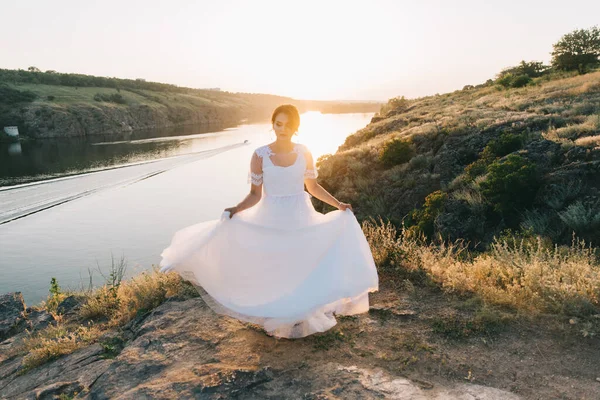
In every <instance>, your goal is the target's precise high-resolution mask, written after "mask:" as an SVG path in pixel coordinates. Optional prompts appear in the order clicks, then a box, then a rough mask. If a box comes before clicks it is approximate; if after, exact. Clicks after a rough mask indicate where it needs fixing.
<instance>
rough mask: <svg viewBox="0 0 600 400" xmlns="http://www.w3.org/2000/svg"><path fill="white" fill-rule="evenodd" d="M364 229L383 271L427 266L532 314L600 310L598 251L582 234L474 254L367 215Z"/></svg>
mask: <svg viewBox="0 0 600 400" xmlns="http://www.w3.org/2000/svg"><path fill="white" fill-rule="evenodd" d="M363 230H364V232H365V235H366V236H367V239H368V241H369V243H370V245H371V248H372V251H373V256H374V258H375V261H376V263H377V266H378V268H379V269H380V270H381V271H382V272H402V270H409V271H415V270H422V271H425V272H426V273H427V275H428V276H429V277H430V278H431V279H432V280H433V281H434V282H436V283H437V284H439V285H440V286H442V287H443V288H445V289H446V290H448V291H451V292H457V293H462V294H475V295H477V296H479V297H480V298H481V299H482V300H484V301H485V302H486V303H489V304H493V305H502V306H509V307H510V308H514V309H516V310H519V311H522V312H526V313H528V314H530V315H535V314H538V313H553V314H565V315H590V314H594V313H598V312H599V311H600V263H599V261H598V258H597V256H598V252H597V249H595V248H593V247H591V246H590V245H587V244H586V243H585V242H584V241H582V240H579V239H575V238H574V239H573V243H572V245H571V246H570V247H557V246H555V247H552V246H547V245H546V244H545V243H544V242H543V241H542V239H541V238H537V239H535V240H518V239H506V240H504V241H496V242H495V243H494V244H493V245H492V250H491V251H490V252H488V253H485V254H480V255H477V256H474V257H473V256H471V255H469V254H468V253H467V250H466V247H465V246H464V245H463V244H461V243H454V244H437V245H435V244H426V243H425V242H424V241H423V240H421V238H419V237H414V236H411V232H410V231H407V230H402V231H398V230H397V229H396V228H395V227H394V226H393V225H391V224H390V223H387V224H386V223H383V222H381V221H380V222H378V223H375V222H373V221H368V222H365V223H363Z"/></svg>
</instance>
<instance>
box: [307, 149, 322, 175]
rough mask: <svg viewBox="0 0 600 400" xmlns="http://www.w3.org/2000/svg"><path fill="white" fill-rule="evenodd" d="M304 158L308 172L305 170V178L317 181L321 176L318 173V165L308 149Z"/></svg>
mask: <svg viewBox="0 0 600 400" xmlns="http://www.w3.org/2000/svg"><path fill="white" fill-rule="evenodd" d="M304 157H306V170H304V178H305V179H317V177H318V176H319V173H318V172H317V165H316V164H315V161H314V159H313V155H312V153H311V152H310V151H309V150H308V149H307V150H305V152H304Z"/></svg>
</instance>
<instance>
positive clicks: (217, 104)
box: [0, 69, 380, 137]
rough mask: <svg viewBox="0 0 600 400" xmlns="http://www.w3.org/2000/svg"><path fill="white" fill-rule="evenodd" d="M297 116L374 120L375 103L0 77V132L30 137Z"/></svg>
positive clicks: (29, 74) (77, 78)
mask: <svg viewBox="0 0 600 400" xmlns="http://www.w3.org/2000/svg"><path fill="white" fill-rule="evenodd" d="M99 85H100V86H99ZM283 103H291V104H295V105H296V106H297V107H298V108H299V109H300V111H302V112H304V111H309V110H316V111H322V112H329V113H344V112H375V111H377V110H378V109H379V107H380V104H379V103H355V102H353V103H344V102H333V101H309V100H295V99H291V98H288V97H282V96H275V95H268V94H254V93H229V92H222V91H217V90H201V89H191V88H185V87H177V86H174V85H167V84H160V83H155V82H145V81H140V80H135V81H134V80H127V79H117V78H102V77H93V76H86V75H77V74H58V73H55V72H39V71H37V72H36V71H22V70H19V71H14V70H2V69H0V126H9V125H17V126H18V127H19V130H20V132H21V133H22V134H25V135H27V136H32V137H62V136H87V135H95V134H111V133H119V132H123V131H129V130H135V129H146V128H166V127H171V126H177V125H188V124H214V125H219V126H232V125H235V124H237V123H239V122H240V121H241V120H244V119H246V120H250V121H258V120H260V121H264V120H266V119H268V118H269V116H270V113H271V112H272V110H273V109H274V108H275V107H277V106H278V105H280V104H283Z"/></svg>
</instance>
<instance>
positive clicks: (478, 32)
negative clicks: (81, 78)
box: [0, 0, 600, 100]
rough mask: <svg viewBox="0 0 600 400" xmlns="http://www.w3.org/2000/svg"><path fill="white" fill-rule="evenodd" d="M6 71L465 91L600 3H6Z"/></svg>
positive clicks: (291, 87) (1, 11) (307, 93)
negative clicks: (34, 70) (50, 70)
mask: <svg viewBox="0 0 600 400" xmlns="http://www.w3.org/2000/svg"><path fill="white" fill-rule="evenodd" d="M0 15H2V23H1V24H0V68H8V69H18V68H22V69H26V68H27V67H29V66H32V65H33V66H36V67H38V68H40V69H41V70H42V71H45V70H49V69H52V70H56V71H59V72H74V73H82V74H89V75H98V76H111V77H113V76H114V77H119V78H143V79H146V80H149V81H157V82H165V83H173V84H176V85H180V86H187V87H196V88H210V87H220V88H221V89H222V90H227V91H232V92H254V93H271V94H277V95H282V96H290V97H294V98H298V99H323V100H329V99H330V100H334V99H348V100H387V99H388V98H391V97H395V96H399V95H405V96H407V97H409V98H413V97H418V96H424V95H429V94H435V93H444V92H448V91H452V90H455V89H460V88H462V87H463V86H464V85H467V84H478V83H482V82H484V81H485V80H487V79H489V78H492V77H494V75H495V74H496V73H498V72H499V71H500V70H501V69H502V68H505V67H508V66H512V65H516V64H518V63H519V62H520V61H521V60H523V59H525V60H527V61H532V60H536V61H544V62H549V61H550V52H551V51H552V44H553V43H555V42H556V41H558V40H559V39H560V37H561V36H562V35H563V34H565V33H568V32H570V31H572V30H574V29H580V28H590V27H591V26H593V25H595V24H600V17H599V16H600V1H597V0H570V1H569V2H568V3H565V2H563V1H561V2H559V1H556V0H518V1H517V0H487V1H482V0H476V1H475V0H457V1H443V0H421V1H416V0H412V1H407V0H404V1H403V0H396V1H393V0H364V1H358V0H302V1H293V2H292V1H286V0H247V1H243V0H212V1H203V0H196V1H193V0H168V1H164V0H162V1H157V0H143V1H141V0H119V1H114V0H103V1H82V0H54V1H47V0H27V1H17V0H0Z"/></svg>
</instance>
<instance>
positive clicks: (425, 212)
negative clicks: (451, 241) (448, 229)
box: [412, 190, 448, 238]
mask: <svg viewBox="0 0 600 400" xmlns="http://www.w3.org/2000/svg"><path fill="white" fill-rule="evenodd" d="M447 200H448V194H447V193H444V192H442V191H440V190H436V191H435V192H433V193H430V194H429V195H428V196H427V197H426V198H425V203H424V204H423V207H422V208H421V209H420V210H415V211H413V214H412V219H413V221H414V223H415V224H416V226H417V227H418V229H419V230H420V231H421V232H423V233H424V234H425V235H426V236H427V237H428V238H431V237H433V234H434V228H435V219H436V218H437V217H438V215H440V213H441V212H442V210H443V209H444V205H445V204H446V201H447Z"/></svg>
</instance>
